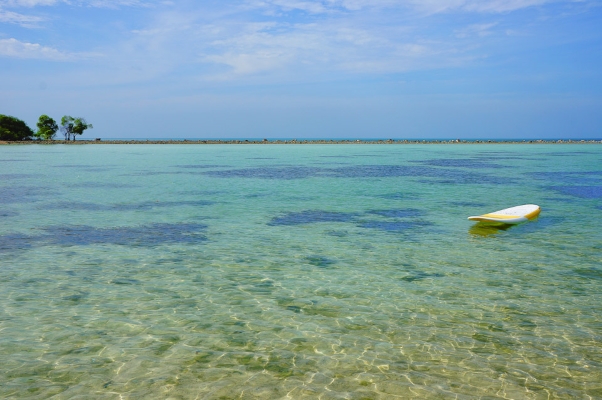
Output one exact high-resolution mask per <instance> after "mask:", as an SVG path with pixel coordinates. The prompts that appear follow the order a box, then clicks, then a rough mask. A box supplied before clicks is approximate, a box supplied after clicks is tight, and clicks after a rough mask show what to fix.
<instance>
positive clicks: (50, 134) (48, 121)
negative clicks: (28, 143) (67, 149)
mask: <svg viewBox="0 0 602 400" xmlns="http://www.w3.org/2000/svg"><path fill="white" fill-rule="evenodd" d="M37 126H38V131H37V132H36V133H35V134H34V136H35V137H37V138H40V139H42V140H51V139H54V135H56V131H58V130H59V126H58V125H57V124H56V121H55V120H54V119H52V118H50V117H49V116H48V115H46V114H44V115H40V118H39V119H38V123H37Z"/></svg>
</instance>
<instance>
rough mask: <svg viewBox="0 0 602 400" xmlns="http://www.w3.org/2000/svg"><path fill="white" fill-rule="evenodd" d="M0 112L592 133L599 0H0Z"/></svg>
mask: <svg viewBox="0 0 602 400" xmlns="http://www.w3.org/2000/svg"><path fill="white" fill-rule="evenodd" d="M0 114H7V115H13V116H15V117H17V118H20V119H23V120H24V121H25V122H26V123H27V124H28V125H29V126H30V127H32V128H35V124H36V122H37V119H38V117H39V116H40V115H42V114H47V115H49V116H51V117H53V118H54V119H56V120H57V121H58V120H60V118H61V117H62V116H63V115H72V116H74V117H84V118H86V120H87V121H88V122H89V123H92V124H93V125H94V128H93V129H92V130H88V131H86V132H85V134H84V135H83V136H82V139H85V138H88V139H90V138H94V137H101V138H285V139H286V138H291V139H292V138H386V139H388V138H394V139H396V138H399V139H403V138H414V139H439V138H449V139H479V138H480V139H521V138H523V139H524V138H528V139H556V138H557V139H576V138H579V139H588V138H602V0H224V1H214V0H205V1H203V0H198V1H188V0H181V1H180V0H173V1H169V0H0Z"/></svg>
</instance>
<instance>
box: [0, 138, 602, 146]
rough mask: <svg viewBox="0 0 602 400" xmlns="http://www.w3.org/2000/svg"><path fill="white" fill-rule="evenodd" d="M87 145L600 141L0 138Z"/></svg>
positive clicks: (555, 141) (568, 141)
mask: <svg viewBox="0 0 602 400" xmlns="http://www.w3.org/2000/svg"><path fill="white" fill-rule="evenodd" d="M32 144H36V145H55V144H66V145H87V144H263V145H265V144H293V145H294V144H602V140H592V139H590V140H573V139H566V140H562V139H538V140H516V139H508V140H477V139H475V140H461V139H454V140H435V139H429V140H418V139H387V140H362V139H345V140H335V139H332V140H331V139H324V140H321V139H311V140H310V139H308V140H297V139H291V140H281V139H278V140H268V139H263V140H218V139H207V140H201V139H180V140H119V139H107V140H102V139H92V140H85V139H82V140H71V141H66V140H23V141H0V145H32Z"/></svg>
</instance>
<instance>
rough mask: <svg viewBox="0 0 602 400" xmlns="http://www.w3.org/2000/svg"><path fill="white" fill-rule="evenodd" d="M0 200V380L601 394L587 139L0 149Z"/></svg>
mask: <svg viewBox="0 0 602 400" xmlns="http://www.w3.org/2000/svg"><path fill="white" fill-rule="evenodd" d="M524 203H535V204H539V205H540V206H541V207H542V214H541V216H540V217H539V219H538V220H536V221H533V222H529V223H526V224H522V225H519V226H514V227H511V228H509V229H505V228H504V229H500V228H493V227H490V226H480V225H475V224H474V223H472V222H470V221H468V220H467V219H466V217H467V216H469V215H476V214H481V213H485V212H489V211H494V210H497V209H500V208H505V207H509V206H513V205H518V204H524ZM0 207H1V208H0V310H1V311H0V359H1V360H2V362H1V363H0V397H1V398H37V399H42V398H49V397H52V396H55V398H57V399H61V398H78V397H79V398H103V399H104V398H107V399H121V398H157V399H163V398H173V399H177V398H182V399H194V398H199V399H239V398H240V399H279V398H282V399H284V398H289V399H303V398H307V399H315V398H320V399H389V398H396V396H397V398H404V399H405V398H467V399H468V398H475V397H483V398H517V399H521V398H526V399H531V398H532V399H547V398H602V302H601V300H602V288H601V284H602V251H601V250H602V234H601V233H600V221H601V218H600V213H601V210H602V147H600V146H598V145H498V144H496V145H391V146H387V145H331V146H329V145H310V146H287V145H281V146H278V145H257V146H252V145H246V146H245V145H241V146H237V145H215V146H202V145H164V146H163V145H143V144H141V145H107V146H98V145H87V146H64V145H54V146H37V145H30V146H2V147H0Z"/></svg>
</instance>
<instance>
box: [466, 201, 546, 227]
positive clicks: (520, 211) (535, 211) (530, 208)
mask: <svg viewBox="0 0 602 400" xmlns="http://www.w3.org/2000/svg"><path fill="white" fill-rule="evenodd" d="M540 212H541V208H539V206H538V205H535V204H523V205H522V206H516V207H510V208H505V209H503V210H499V211H494V212H491V213H487V214H483V215H476V216H473V217H468V219H469V220H471V221H479V222H496V223H501V224H520V223H521V222H525V221H528V220H530V219H535V218H536V217H537V216H538V215H539V213H540Z"/></svg>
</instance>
